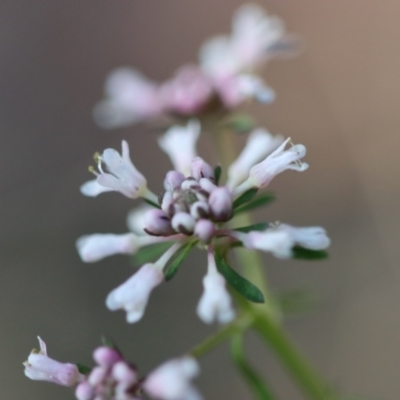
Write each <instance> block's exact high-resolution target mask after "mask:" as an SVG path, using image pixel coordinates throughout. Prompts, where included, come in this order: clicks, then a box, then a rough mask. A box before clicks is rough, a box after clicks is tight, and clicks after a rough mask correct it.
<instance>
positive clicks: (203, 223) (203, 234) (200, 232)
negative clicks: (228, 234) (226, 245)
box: [194, 219, 215, 244]
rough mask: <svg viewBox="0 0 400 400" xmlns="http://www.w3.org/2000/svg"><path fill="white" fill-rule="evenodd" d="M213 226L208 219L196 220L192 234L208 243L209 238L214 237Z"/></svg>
mask: <svg viewBox="0 0 400 400" xmlns="http://www.w3.org/2000/svg"><path fill="white" fill-rule="evenodd" d="M214 233H215V226H214V224H213V223H212V222H211V221H210V220H208V219H200V220H199V221H197V222H196V226H195V228H194V234H195V235H196V236H197V237H198V238H199V239H200V240H201V241H202V242H203V243H206V244H208V243H210V242H211V239H212V238H213V237H214Z"/></svg>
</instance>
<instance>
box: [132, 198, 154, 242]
mask: <svg viewBox="0 0 400 400" xmlns="http://www.w3.org/2000/svg"><path fill="white" fill-rule="evenodd" d="M152 209H153V207H152V206H150V205H148V204H141V205H140V206H138V207H136V208H134V209H132V210H131V211H129V213H128V216H127V218H126V225H127V226H128V229H129V230H130V231H131V232H133V233H135V234H137V235H145V234H146V233H145V231H144V228H146V218H145V215H146V212H147V211H149V210H152Z"/></svg>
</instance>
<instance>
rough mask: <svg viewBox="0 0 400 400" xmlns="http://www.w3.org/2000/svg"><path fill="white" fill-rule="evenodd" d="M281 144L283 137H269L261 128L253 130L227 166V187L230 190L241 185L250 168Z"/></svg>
mask: <svg viewBox="0 0 400 400" xmlns="http://www.w3.org/2000/svg"><path fill="white" fill-rule="evenodd" d="M282 142H283V136H281V135H276V136H273V135H271V134H270V133H269V132H268V131H267V130H265V129H263V128H257V129H255V130H253V131H252V132H251V133H250V135H249V137H248V139H247V143H246V146H245V148H244V149H243V150H242V152H241V153H240V155H239V157H238V158H237V159H236V160H235V161H234V162H233V163H232V164H231V165H230V166H229V169H228V182H227V186H228V187H229V188H231V189H233V188H235V187H236V186H237V185H239V184H240V183H242V182H243V181H244V180H245V179H246V178H247V177H248V175H249V171H250V168H251V167H252V166H253V165H254V164H256V163H257V162H259V161H260V160H262V159H263V158H264V157H266V156H267V155H268V154H270V153H271V152H272V151H274V150H275V149H276V148H277V147H278V146H279V145H280V144H281V143H282Z"/></svg>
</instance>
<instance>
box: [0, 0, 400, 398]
mask: <svg viewBox="0 0 400 400" xmlns="http://www.w3.org/2000/svg"><path fill="white" fill-rule="evenodd" d="M240 3H241V2H240V1H236V0H235V1H234V0H218V1H216V0H202V1H199V0H158V1H155V0H146V1H144V0H84V1H82V0H63V1H62V0H48V1H45V0H35V1H32V0H0V138H1V144H0V170H1V171H2V174H1V177H2V178H1V185H0V193H1V208H0V221H1V224H0V254H1V256H0V257H1V263H0V265H1V270H0V271H1V272H0V274H1V276H0V304H1V308H0V310H1V311H0V313H1V327H0V344H1V345H0V360H1V362H0V388H1V389H0V391H1V398H4V399H7V400H25V399H28V398H29V399H32V400H39V399H40V400H42V399H43V400H46V399H54V398H57V399H59V400H64V399H72V398H73V394H72V392H70V391H69V390H68V389H63V388H60V387H56V386H53V385H50V384H46V383H37V382H32V381H29V380H28V379H26V378H25V377H24V375H23V373H22V365H21V363H22V361H23V360H24V359H26V357H27V355H28V353H29V351H30V349H31V348H32V347H33V346H36V345H37V343H36V339H35V336H36V335H37V334H40V335H41V336H42V337H43V338H44V339H45V340H46V341H47V343H48V347H49V349H50V355H53V356H54V357H55V358H57V359H60V360H65V361H67V360H71V361H78V360H80V361H82V362H85V363H88V364H89V363H90V362H91V359H90V353H91V351H92V349H93V348H94V347H95V346H96V345H97V343H98V341H99V336H100V334H102V333H105V334H108V335H111V336H112V337H114V338H115V339H116V340H117V342H118V343H119V344H120V346H121V347H122V348H123V349H124V350H125V351H126V354H127V355H128V357H129V358H131V359H132V360H134V361H135V362H136V363H138V364H139V365H140V367H141V370H142V371H148V370H149V369H150V368H152V367H154V366H155V365H156V364H157V363H158V362H159V361H160V360H163V359H165V358H167V357H170V356H174V355H177V354H180V353H181V352H183V351H185V350H187V349H189V348H190V347H191V346H192V345H193V344H195V343H196V342H197V341H198V340H200V339H201V338H202V337H203V336H204V335H205V334H206V333H207V332H209V331H211V329H208V327H205V326H204V325H203V324H201V323H200V322H199V321H198V320H197V318H196V316H195V314H194V309H195V305H196V302H197V300H198V298H199V296H200V293H201V276H202V275H203V274H204V271H205V260H204V257H203V255H202V254H201V253H196V255H195V256H193V257H192V258H191V261H188V262H187V265H186V268H183V269H182V271H181V272H180V273H179V275H178V276H177V278H176V279H175V280H174V281H172V282H171V283H170V284H168V285H164V286H163V287H161V288H159V289H158V290H157V291H155V293H154V296H153V297H152V300H151V304H150V306H149V310H148V311H149V312H148V313H147V314H146V316H145V318H144V319H143V321H142V322H141V323H140V324H138V325H135V326H128V325H127V324H126V323H125V322H124V315H123V314H122V312H119V313H110V312H109V311H107V310H106V308H105V307H104V299H105V296H106V294H107V293H108V292H109V291H110V290H111V288H113V287H115V286H116V285H118V284H119V283H120V282H122V281H124V280H125V279H126V278H127V277H128V276H129V274H130V273H131V267H130V266H129V264H128V261H127V259H126V258H125V257H122V256H121V257H115V258H113V259H107V260H104V261H103V262H101V263H98V264H96V265H84V264H82V263H81V261H80V260H79V258H78V256H77V254H76V252H75V250H74V241H75V239H76V238H77V237H78V236H79V235H81V234H84V233H91V232H124V231H125V230H126V228H125V216H126V213H127V211H128V210H129V208H130V207H131V203H130V201H129V200H127V199H126V198H123V197H122V196H119V195H117V194H114V195H113V194H106V195H103V196H101V197H99V198H98V199H88V198H84V197H83V196H81V195H80V193H79V191H78V187H79V185H80V184H81V183H82V182H83V181H85V180H86V179H88V178H89V175H88V173H87V166H88V164H90V163H91V155H92V154H93V153H94V151H96V150H102V149H104V148H106V147H116V148H119V143H120V141H121V139H123V138H126V139H128V140H129V141H130V143H131V149H132V157H133V159H134V161H135V164H136V165H137V166H138V167H139V168H140V170H141V171H143V172H144V173H145V174H146V176H147V177H148V178H149V181H150V182H151V183H152V184H151V185H152V187H153V188H155V189H156V190H157V189H158V188H160V187H161V183H162V177H163V173H164V172H165V170H166V168H169V163H168V160H167V158H166V157H165V156H164V155H162V156H161V155H160V154H161V153H160V152H159V150H158V149H156V148H155V147H156V135H154V134H149V133H147V134H146V133H144V132H143V130H142V129H138V128H129V129H123V130H122V129H120V130H116V131H113V132H103V131H101V130H100V129H99V128H97V127H96V126H95V125H94V123H93V122H92V119H91V110H92V106H93V105H94V104H95V102H96V101H97V100H98V99H99V98H100V97H101V95H102V84H103V81H104V78H105V76H106V74H107V73H108V72H109V71H110V70H111V69H113V68H115V67H117V66H120V65H134V66H136V67H137V68H139V69H140V70H142V71H144V72H145V73H146V74H147V75H148V76H149V77H152V78H154V79H160V80H161V79H165V78H166V77H168V76H170V74H171V73H172V72H173V70H174V69H175V68H176V67H178V66H179V65H180V64H182V63H184V62H187V61H191V60H193V61H195V59H196V52H197V48H198V47H199V45H200V44H201V42H202V41H203V40H204V39H205V38H206V37H208V36H210V35H213V34H216V33H220V32H224V31H227V30H228V29H229V24H230V18H231V14H232V12H233V10H234V9H235V8H236V7H237V6H238V5H239V4H240ZM262 4H264V5H265V6H266V8H267V9H268V10H269V11H270V12H272V13H274V14H278V15H279V16H281V17H282V18H284V19H285V20H286V21H287V25H288V27H289V30H290V31H292V32H297V33H298V34H300V35H301V36H302V37H303V38H304V41H305V43H306V51H305V52H304V54H303V55H301V56H300V57H298V58H296V59H295V60H291V61H277V62H274V63H273V64H271V65H270V66H269V68H268V71H267V73H266V77H267V80H268V82H269V83H270V84H271V86H272V87H274V88H275V90H276V91H277V93H278V98H277V101H276V102H275V103H274V104H273V105H271V106H268V107H261V106H256V107H255V108H254V109H253V111H254V112H256V113H257V115H258V117H259V120H260V121H261V122H262V123H263V124H264V125H265V126H267V127H268V128H269V129H270V130H271V131H272V132H276V133H278V132H281V133H283V134H285V135H290V136H292V138H293V139H294V141H296V142H300V143H304V144H305V145H306V146H307V148H308V150H309V152H308V155H307V161H308V162H309V163H310V165H311V168H310V169H309V171H308V172H307V173H304V174H301V175H299V174H295V173H290V172H289V173H287V174H284V175H282V176H281V177H279V179H276V180H275V181H274V183H273V185H272V186H273V188H274V190H276V192H277V193H278V196H279V202H278V203H277V204H275V205H274V206H273V207H272V208H270V209H269V210H268V211H267V218H273V219H278V220H282V221H287V222H291V223H293V224H299V225H313V224H320V225H323V226H325V227H326V228H327V229H328V230H329V232H330V234H331V237H332V239H333V246H332V248H331V258H330V260H329V261H327V262H323V263H304V262H282V261H278V260H275V259H272V258H270V257H266V258H265V261H266V264H267V266H266V270H267V271H268V273H269V275H270V280H271V282H272V284H273V285H274V288H275V289H276V290H279V289H287V288H293V287H298V286H305V287H310V288H313V290H314V291H315V292H316V293H317V294H318V295H319V297H320V299H321V304H320V307H319V308H318V309H317V310H316V311H315V312H313V313H311V314H309V315H307V316H305V317H302V318H291V319H290V320H288V321H287V328H288V330H289V331H290V332H291V335H292V337H293V338H294V340H295V341H296V342H297V343H298V344H299V345H300V346H301V347H302V348H303V350H304V352H305V353H306V354H307V355H308V356H309V357H310V358H311V360H312V361H313V362H314V363H315V364H316V365H317V366H318V367H319V368H320V370H321V371H322V372H323V373H324V374H326V375H327V376H328V377H329V379H330V380H331V381H332V382H334V383H335V384H337V385H338V386H339V387H341V388H343V389H344V390H346V391H348V392H353V393H364V394H365V395H368V396H370V397H371V398H376V399H384V400H396V399H398V398H399V392H400V379H399V374H400V346H399V344H400V335H399V329H400V311H399V307H398V304H399V301H400V290H399V278H400V268H399V265H398V264H399V263H398V260H399V252H400V246H399V243H398V224H399V221H400V211H399V207H398V203H399V200H398V199H399V191H400V190H399V189H400V184H399V166H400V165H399V164H400V163H399V160H398V153H399V150H398V148H399V144H400V139H399V127H400V113H399V111H398V109H399V104H400V77H399V73H400V51H399V37H400V24H399V22H398V21H399V15H400V3H399V2H398V1H395V0H380V1H377V0H334V1H333V0H332V1H321V0H319V1H317V0H303V1H299V0H290V1H289V0H287V1H285V0H280V1H278V0H270V1H264V2H262ZM207 146H208V144H207V143H205V142H203V143H202V146H201V147H202V149H203V151H205V153H203V154H206V153H207V151H208V149H209V148H208V147H207ZM210 158H211V157H210V156H208V159H210ZM260 215H261V214H260ZM258 345H259V343H258V341H257V339H255V338H252V340H251V341H250V343H249V351H250V352H251V353H252V354H253V355H254V356H255V357H256V359H257V361H256V363H257V365H258V366H259V367H260V370H262V371H263V372H264V374H265V376H268V377H269V380H270V381H271V382H272V383H273V386H274V387H275V388H276V392H277V393H278V394H279V395H280V399H282V400H298V399H302V397H301V395H300V394H299V393H298V392H297V390H296V389H295V387H294V386H293V385H292V384H291V383H290V381H289V380H288V379H287V377H286V375H285V374H284V372H283V371H282V370H281V369H280V368H279V367H278V365H277V364H276V362H275V361H274V359H273V358H272V357H271V356H270V355H269V354H268V353H267V352H265V353H264V352H263V351H259V350H258V349H259V347H258ZM228 361H229V354H228V351H227V348H225V347H223V348H221V349H220V350H218V351H217V352H216V353H214V354H212V355H209V356H207V357H205V358H204V360H202V367H203V368H202V375H201V378H200V379H199V380H198V381H197V383H198V385H199V386H200V388H201V391H202V392H203V393H204V395H205V397H206V398H207V399H210V400H214V399H232V400H234V399H250V398H251V396H250V394H249V393H248V392H247V389H246V388H245V387H244V386H243V384H242V383H241V381H240V380H239V379H238V375H236V372H235V371H234V369H233V367H231V366H230V364H229V362H228Z"/></svg>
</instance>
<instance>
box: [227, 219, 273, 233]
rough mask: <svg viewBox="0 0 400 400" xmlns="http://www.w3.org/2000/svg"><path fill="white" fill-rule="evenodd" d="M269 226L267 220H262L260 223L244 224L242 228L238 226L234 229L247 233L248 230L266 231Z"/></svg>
mask: <svg viewBox="0 0 400 400" xmlns="http://www.w3.org/2000/svg"><path fill="white" fill-rule="evenodd" d="M267 228H268V223H267V222H260V223H259V224H253V225H248V226H243V227H241V228H236V229H234V230H235V231H238V232H243V233H247V232H251V231H265V230H266V229H267Z"/></svg>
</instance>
